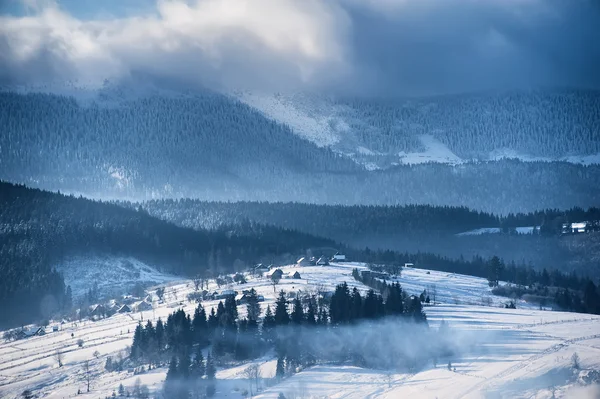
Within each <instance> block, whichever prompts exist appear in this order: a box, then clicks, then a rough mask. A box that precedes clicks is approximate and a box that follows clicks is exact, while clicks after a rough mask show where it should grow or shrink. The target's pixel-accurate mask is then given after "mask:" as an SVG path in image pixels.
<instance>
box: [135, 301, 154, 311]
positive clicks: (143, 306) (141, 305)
mask: <svg viewBox="0 0 600 399" xmlns="http://www.w3.org/2000/svg"><path fill="white" fill-rule="evenodd" d="M136 309H137V311H138V312H144V311H146V310H152V304H151V303H148V302H146V301H142V302H140V303H138V304H137V306H136Z"/></svg>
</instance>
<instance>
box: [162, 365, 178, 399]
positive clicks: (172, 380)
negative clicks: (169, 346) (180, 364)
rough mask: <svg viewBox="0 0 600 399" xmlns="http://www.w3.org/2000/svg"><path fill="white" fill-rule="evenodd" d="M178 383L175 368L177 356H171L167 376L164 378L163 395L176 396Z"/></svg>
mask: <svg viewBox="0 0 600 399" xmlns="http://www.w3.org/2000/svg"><path fill="white" fill-rule="evenodd" d="M179 385H180V376H179V372H178V370H177V358H176V357H175V356H173V357H172V358H171V362H170V363H169V369H168V370H167V377H166V379H165V385H164V388H163V389H164V391H165V396H166V397H168V398H170V397H176V396H177V395H178V389H179Z"/></svg>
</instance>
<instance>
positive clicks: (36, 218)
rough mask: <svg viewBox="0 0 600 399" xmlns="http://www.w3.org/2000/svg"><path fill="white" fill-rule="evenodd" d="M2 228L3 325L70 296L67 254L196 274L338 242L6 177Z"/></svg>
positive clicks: (0, 187) (0, 185) (0, 196)
mask: <svg viewBox="0 0 600 399" xmlns="http://www.w3.org/2000/svg"><path fill="white" fill-rule="evenodd" d="M0 228H1V229H0V302H2V303H4V304H6V307H4V308H3V312H2V315H1V316H0V325H2V324H8V323H14V322H20V321H22V320H32V319H35V318H36V317H38V316H39V314H40V303H41V301H42V299H44V298H46V297H47V296H48V295H50V296H51V297H52V298H54V299H56V303H57V306H61V305H62V304H63V303H64V302H65V301H66V300H67V298H66V288H65V285H64V281H63V279H62V276H60V275H59V274H58V273H57V272H56V271H55V270H54V266H55V265H56V263H57V262H59V261H60V260H61V259H63V258H64V257H66V256H68V255H94V254H118V255H124V256H132V257H135V258H137V259H140V260H143V261H145V262H147V263H150V264H153V265H155V266H156V267H157V268H158V269H159V270H163V271H169V272H172V273H177V274H181V275H188V276H189V275H193V274H196V273H199V272H201V271H208V272H211V273H212V274H218V273H219V272H225V271H231V270H233V267H234V265H236V266H237V267H244V266H245V265H248V264H251V263H253V262H257V261H260V260H261V259H263V258H265V257H267V259H268V260H273V259H277V257H278V256H282V255H285V254H292V257H295V256H296V254H298V253H303V252H304V251H305V250H306V249H308V248H311V247H332V246H335V244H334V243H333V242H332V241H331V240H327V239H321V238H315V237H312V236H309V235H307V234H302V233H297V232H293V231H289V230H285V229H280V228H275V227H264V226H258V225H256V224H249V223H246V224H243V225H238V226H235V227H234V228H227V227H223V228H221V229H218V230H212V231H206V230H192V229H187V228H181V227H177V226H175V225H173V224H171V223H168V222H166V221H163V220H160V219H157V218H154V217H152V216H150V215H148V214H147V213H146V212H144V211H137V210H131V209H125V208H123V207H120V206H117V205H112V204H107V203H101V202H95V201H90V200H88V199H83V198H76V197H73V196H65V195H60V194H55V193H50V192H46V191H40V190H36V189H30V188H26V187H24V186H20V185H14V184H10V183H4V182H0ZM236 260H237V262H236ZM9 304H10V306H9Z"/></svg>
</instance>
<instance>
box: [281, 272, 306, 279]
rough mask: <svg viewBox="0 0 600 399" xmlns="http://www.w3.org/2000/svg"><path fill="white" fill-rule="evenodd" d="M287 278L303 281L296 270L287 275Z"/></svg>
mask: <svg viewBox="0 0 600 399" xmlns="http://www.w3.org/2000/svg"><path fill="white" fill-rule="evenodd" d="M285 278H286V279H295V280H298V279H301V278H302V277H300V272H298V271H297V270H296V271H293V272H289V273H288V274H286V275H285Z"/></svg>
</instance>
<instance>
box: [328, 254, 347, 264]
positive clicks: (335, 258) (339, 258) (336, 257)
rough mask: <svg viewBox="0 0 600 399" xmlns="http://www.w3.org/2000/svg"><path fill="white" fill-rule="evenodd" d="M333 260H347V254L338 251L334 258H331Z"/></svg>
mask: <svg viewBox="0 0 600 399" xmlns="http://www.w3.org/2000/svg"><path fill="white" fill-rule="evenodd" d="M331 260H332V261H334V262H345V261H346V255H344V254H342V253H339V252H336V254H335V255H333V258H331Z"/></svg>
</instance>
